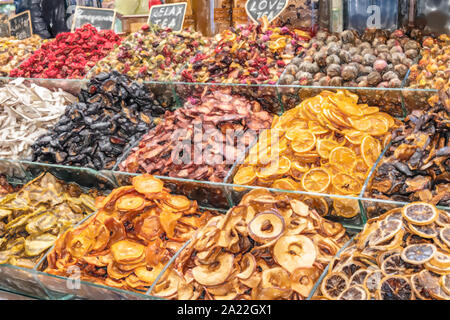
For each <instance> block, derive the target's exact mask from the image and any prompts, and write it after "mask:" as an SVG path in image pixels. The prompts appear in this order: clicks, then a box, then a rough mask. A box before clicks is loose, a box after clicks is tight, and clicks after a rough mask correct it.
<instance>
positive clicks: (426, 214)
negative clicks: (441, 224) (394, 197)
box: [402, 202, 438, 226]
mask: <svg viewBox="0 0 450 320" xmlns="http://www.w3.org/2000/svg"><path fill="white" fill-rule="evenodd" d="M402 215H403V217H404V218H405V219H406V220H408V222H410V223H412V224H417V225H419V226H424V225H428V224H431V223H433V222H434V221H436V219H437V218H438V212H437V210H436V207H434V206H433V205H431V204H428V203H425V202H413V203H410V204H408V205H406V206H404V207H403V209H402Z"/></svg>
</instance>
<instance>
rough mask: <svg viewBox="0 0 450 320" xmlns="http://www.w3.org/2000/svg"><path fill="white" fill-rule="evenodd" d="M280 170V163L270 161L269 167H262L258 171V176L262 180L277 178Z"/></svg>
mask: <svg viewBox="0 0 450 320" xmlns="http://www.w3.org/2000/svg"><path fill="white" fill-rule="evenodd" d="M278 168H279V163H278V161H270V162H269V164H268V165H267V166H264V167H260V168H259V169H258V170H256V176H257V177H258V178H262V179H265V178H269V177H272V176H275V175H276V174H277V172H278Z"/></svg>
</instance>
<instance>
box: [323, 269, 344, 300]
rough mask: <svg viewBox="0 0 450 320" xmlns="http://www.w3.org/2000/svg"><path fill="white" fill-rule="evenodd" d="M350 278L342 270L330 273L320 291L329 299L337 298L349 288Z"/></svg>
mask: <svg viewBox="0 0 450 320" xmlns="http://www.w3.org/2000/svg"><path fill="white" fill-rule="evenodd" d="M348 284H349V280H348V278H347V276H346V275H345V274H344V273H342V272H332V273H329V274H328V275H327V276H326V277H325V278H324V279H323V281H322V283H321V285H320V291H321V292H322V294H323V295H324V296H325V297H327V298H328V299H332V300H335V299H337V298H338V297H339V295H340V294H341V293H342V292H344V291H345V290H346V289H347V288H348Z"/></svg>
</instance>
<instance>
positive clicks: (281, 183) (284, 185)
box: [272, 178, 300, 191]
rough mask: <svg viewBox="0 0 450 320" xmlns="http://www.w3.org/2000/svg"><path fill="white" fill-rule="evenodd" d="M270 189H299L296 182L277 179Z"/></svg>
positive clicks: (287, 179) (288, 179)
mask: <svg viewBox="0 0 450 320" xmlns="http://www.w3.org/2000/svg"><path fill="white" fill-rule="evenodd" d="M272 188H274V189H280V190H292V191H295V190H298V189H300V188H299V186H298V184H297V182H295V181H294V180H292V179H290V178H283V179H278V180H276V181H275V182H274V183H273V184H272Z"/></svg>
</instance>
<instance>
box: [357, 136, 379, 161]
mask: <svg viewBox="0 0 450 320" xmlns="http://www.w3.org/2000/svg"><path fill="white" fill-rule="evenodd" d="M380 154H381V144H380V142H379V141H378V140H377V139H375V138H374V137H372V136H366V137H365V138H364V139H363V140H362V142H361V155H362V158H363V160H364V162H365V163H366V165H367V166H368V167H369V168H372V166H373V165H374V164H375V162H376V161H377V159H378V157H379V156H380Z"/></svg>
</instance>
